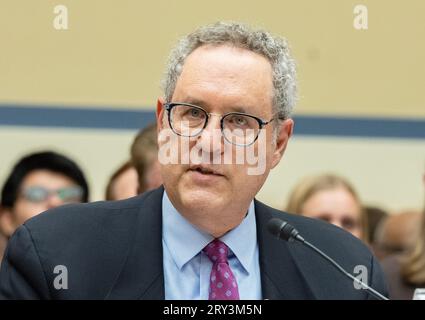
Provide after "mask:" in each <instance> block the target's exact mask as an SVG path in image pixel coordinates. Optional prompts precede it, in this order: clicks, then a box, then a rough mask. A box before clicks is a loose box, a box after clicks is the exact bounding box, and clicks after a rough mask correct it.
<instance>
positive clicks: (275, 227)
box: [267, 218, 295, 241]
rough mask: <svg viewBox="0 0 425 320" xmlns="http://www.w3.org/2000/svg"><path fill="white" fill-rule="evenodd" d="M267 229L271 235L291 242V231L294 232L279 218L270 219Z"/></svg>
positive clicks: (292, 228)
mask: <svg viewBox="0 0 425 320" xmlns="http://www.w3.org/2000/svg"><path fill="white" fill-rule="evenodd" d="M267 229H268V230H269V232H270V233H271V234H272V235H274V236H276V237H278V238H279V239H283V240H285V241H288V240H292V237H293V236H294V234H293V231H294V230H295V228H294V227H293V226H291V225H290V224H288V223H287V222H285V221H283V220H282V219H279V218H272V219H270V220H269V222H268V223H267Z"/></svg>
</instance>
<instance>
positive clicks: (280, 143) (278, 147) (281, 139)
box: [272, 119, 294, 169]
mask: <svg viewBox="0 0 425 320" xmlns="http://www.w3.org/2000/svg"><path fill="white" fill-rule="evenodd" d="M293 130H294V120H292V119H286V120H284V121H283V122H282V123H281V124H280V127H279V130H278V132H277V137H276V138H277V139H276V144H275V149H274V151H273V156H272V169H273V168H274V167H276V166H277V165H278V163H279V162H280V159H282V156H283V153H284V152H285V150H286V146H287V145H288V141H289V138H290V137H291V136H292V132H293Z"/></svg>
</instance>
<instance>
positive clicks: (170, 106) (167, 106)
mask: <svg viewBox="0 0 425 320" xmlns="http://www.w3.org/2000/svg"><path fill="white" fill-rule="evenodd" d="M176 106H187V107H192V108H196V109H199V110H200V111H202V112H204V113H205V114H206V115H207V117H206V120H205V122H204V126H203V127H202V129H200V130H199V133H197V134H194V135H183V134H181V133H179V132H176V130H174V127H173V121H172V119H171V110H172V109H173V108H174V107H176ZM164 108H165V110H167V114H168V124H169V125H170V128H171V130H173V132H174V133H175V134H177V135H178V136H181V137H196V136H197V135H199V134H201V133H202V131H203V130H204V129H205V128H206V127H207V125H208V120H209V119H210V116H211V112H207V111H206V110H205V109H204V108H202V107H200V106H197V105H194V104H191V103H185V102H168V103H165V104H164ZM229 115H242V116H247V117H250V118H252V119H254V120H256V121H257V122H258V126H259V130H258V133H257V135H256V137H255V139H254V140H253V141H252V142H250V143H249V144H238V143H234V142H232V141H229V139H227V138H226V135H225V134H224V118H225V117H227V116H229ZM277 118H279V119H284V118H282V117H276V115H274V116H273V117H272V118H271V119H270V120H269V121H265V120H263V119H261V118H258V117H256V116H253V115H252V114H248V113H243V112H228V113H225V114H223V115H222V116H221V118H220V129H221V134H222V135H223V137H224V139H226V141H227V142H229V143H231V144H233V145H236V146H242V147H249V146H250V145H252V144H254V143H255V141H257V139H258V136H259V135H260V132H261V130H262V129H263V128H264V126H266V125H268V124H269V123H270V122H272V121H273V120H275V119H277Z"/></svg>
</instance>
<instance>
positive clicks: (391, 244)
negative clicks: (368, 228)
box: [373, 210, 422, 260]
mask: <svg viewBox="0 0 425 320" xmlns="http://www.w3.org/2000/svg"><path fill="white" fill-rule="evenodd" d="M421 217H422V212H420V211H416V210H405V211H401V212H398V213H394V214H391V215H390V216H389V217H387V218H385V219H383V220H382V221H381V223H380V224H379V225H378V227H377V229H376V233H375V238H374V241H373V243H374V245H373V250H374V252H375V255H376V257H377V258H378V259H379V260H382V259H384V258H385V257H387V256H389V255H393V254H403V253H405V252H407V251H409V250H410V249H412V248H413V246H414V245H415V243H416V241H417V239H418V235H419V232H420V224H421Z"/></svg>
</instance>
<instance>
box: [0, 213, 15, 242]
mask: <svg viewBox="0 0 425 320" xmlns="http://www.w3.org/2000/svg"><path fill="white" fill-rule="evenodd" d="M15 230H16V225H15V220H14V219H13V212H12V209H11V208H4V207H0V232H1V233H3V234H4V235H5V236H6V237H7V238H10V237H11V236H12V234H13V233H14V232H15Z"/></svg>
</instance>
